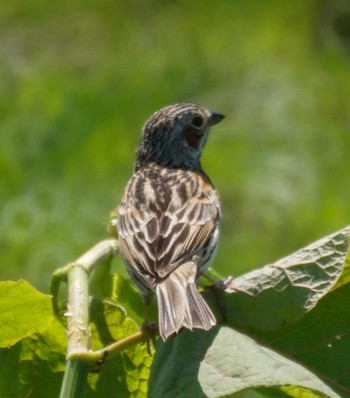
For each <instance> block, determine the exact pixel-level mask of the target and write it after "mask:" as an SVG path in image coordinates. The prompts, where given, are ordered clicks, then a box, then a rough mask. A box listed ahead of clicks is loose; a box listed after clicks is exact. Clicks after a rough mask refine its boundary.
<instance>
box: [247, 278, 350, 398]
mask: <svg viewBox="0 0 350 398" xmlns="http://www.w3.org/2000/svg"><path fill="white" fill-rule="evenodd" d="M349 308H350V284H349V283H348V284H346V285H342V286H341V287H339V288H338V289H336V290H333V291H331V292H330V293H328V294H327V295H326V296H325V297H324V298H323V299H322V300H320V302H319V304H318V305H317V306H316V307H315V308H314V309H313V310H312V311H310V312H309V313H308V314H306V315H305V317H304V318H303V319H302V320H301V321H299V322H297V323H296V324H291V325H286V326H285V327H283V328H281V329H279V330H274V331H259V330H258V329H256V328H249V329H245V333H248V334H249V335H250V336H254V338H256V339H257V341H259V342H261V343H262V344H267V345H268V346H269V347H274V349H277V350H278V351H279V352H281V353H283V355H286V356H287V357H288V358H290V359H293V360H296V361H297V362H299V363H302V364H304V365H305V366H307V367H308V369H310V370H312V371H313V372H316V373H317V375H318V376H319V377H321V378H322V379H323V380H325V382H326V383H327V384H328V385H329V386H331V387H332V388H333V389H334V390H335V391H337V392H338V394H339V395H341V396H343V397H349V396H350V378H349V376H348V375H349V374H350V362H349V353H350V317H349Z"/></svg>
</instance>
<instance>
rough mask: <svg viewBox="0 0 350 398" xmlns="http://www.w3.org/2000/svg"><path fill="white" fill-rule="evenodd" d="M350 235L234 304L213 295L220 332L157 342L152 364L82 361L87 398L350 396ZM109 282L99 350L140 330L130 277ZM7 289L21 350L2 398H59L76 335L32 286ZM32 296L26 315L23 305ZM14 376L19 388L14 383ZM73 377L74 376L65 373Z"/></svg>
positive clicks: (142, 359) (7, 356) (96, 307)
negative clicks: (250, 394) (68, 351)
mask: <svg viewBox="0 0 350 398" xmlns="http://www.w3.org/2000/svg"><path fill="white" fill-rule="evenodd" d="M349 231H350V227H347V228H345V229H343V230H341V231H338V232H336V233H334V234H332V235H329V236H327V237H325V238H323V239H321V240H319V241H317V242H315V243H313V244H311V245H309V246H307V247H305V248H303V249H301V250H299V251H297V252H296V253H294V254H292V255H291V256H288V257H286V258H284V259H281V260H279V261H277V262H275V263H273V264H270V265H267V266H265V267H262V268H260V269H257V270H254V271H251V272H249V273H247V274H244V275H242V276H241V277H239V278H237V279H233V280H231V279H229V280H228V282H227V283H226V285H225V292H224V293H223V292H222V291H218V290H217V287H214V288H213V287H212V288H209V289H206V290H205V292H204V294H205V295H206V299H207V300H208V301H209V302H210V303H211V306H212V308H216V317H217V319H218V326H216V327H214V328H213V329H212V330H211V331H209V332H204V331H198V330H195V331H193V332H191V331H189V330H184V331H182V332H181V333H180V335H179V336H177V337H175V338H173V339H170V340H169V341H167V342H165V343H164V342H160V341H158V343H157V347H156V351H155V353H153V356H151V353H150V352H149V350H148V346H147V344H136V345H135V344H134V345H130V344H128V346H125V348H124V349H123V350H120V349H119V350H118V351H116V352H114V353H113V351H110V357H109V356H107V357H106V358H104V362H103V363H98V361H96V360H95V362H94V361H93V360H88V362H86V358H85V357H86V355H87V356H88V355H89V353H88V352H86V353H83V352H80V353H79V352H78V353H76V354H75V358H76V359H77V361H78V362H77V364H78V366H79V355H81V358H80V361H81V364H82V366H89V371H90V373H89V375H88V377H87V379H88V380H87V381H88V384H87V387H86V389H85V393H84V397H106V396H108V397H113V396H115V397H116V396H118V397H135V398H136V397H137V398H141V397H145V396H146V395H147V390H148V395H147V396H149V397H169V398H171V397H179V396H180V397H194V396H196V397H227V396H232V397H233V396H239V394H241V393H244V392H247V391H250V392H252V391H254V392H255V393H256V394H263V395H264V396H269V397H272V396H275V394H278V395H277V396H281V397H282V396H285V397H287V396H292V397H301V396H306V397H331V398H337V397H338V398H339V397H346V396H348V394H349V391H350V384H349V380H348V378H347V374H348V372H349V363H348V358H347V354H346V353H347V352H349V349H350V339H349V333H348V330H349V326H350V323H349V319H348V316H347V311H348V308H349V305H350V300H349V298H350V278H349V272H348V270H349V266H350V254H349ZM81 258H84V256H82V257H81ZM85 258H86V255H85ZM80 267H81V265H80ZM68 269H69V268H68ZM107 272H109V268H108V267H106V264H105V263H101V264H100V266H99V268H97V269H96V271H95V273H97V274H98V273H102V274H104V276H103V278H101V275H99V276H98V275H97V277H96V275H95V277H93V278H92V279H91V281H92V282H91V283H92V284H93V285H95V292H96V296H95V297H93V298H91V301H90V321H91V332H92V338H91V348H92V349H93V350H99V349H101V348H104V347H106V346H108V345H109V344H113V342H114V341H116V340H117V341H118V340H119V341H121V340H122V339H123V338H126V337H128V336H130V335H132V334H133V333H134V332H137V331H138V329H139V326H138V325H137V323H136V322H135V321H134V320H133V319H132V318H130V317H129V316H128V315H127V313H126V310H125V309H124V308H123V302H125V300H126V297H131V298H132V297H133V296H134V292H133V289H132V287H131V286H130V285H129V284H126V283H125V281H124V280H123V278H122V277H121V276H120V275H117V274H115V275H112V274H111V275H108V274H106V273H107ZM102 280H103V283H102V284H103V285H105V286H104V287H103V286H102V285H101V281H102ZM96 285H99V287H98V289H96ZM73 286H78V285H77V284H76V282H74V283H73ZM108 286H109V287H110V286H113V288H112V289H107V288H106V287H108ZM0 289H1V291H2V292H3V293H5V294H6V295H7V296H8V298H9V297H10V298H11V300H8V299H7V301H6V299H4V305H5V308H9V309H10V310H11V306H12V307H15V308H16V313H14V317H16V318H14V319H11V322H9V319H8V312H6V311H3V312H2V313H1V314H0V323H1V324H2V325H4V329H3V333H2V335H1V340H0V345H1V346H2V347H11V348H2V349H1V351H0V355H1V359H2V363H3V367H2V371H1V372H0V395H1V396H15V397H17V398H20V397H41V396H42V397H44V396H47V395H50V396H58V394H59V390H60V387H61V381H62V376H63V370H64V368H65V364H64V359H65V354H66V349H67V348H66V339H65V326H64V325H62V324H60V323H59V322H58V321H57V320H56V319H54V320H52V314H51V311H49V310H48V306H47V302H48V297H47V296H45V295H42V294H39V293H38V292H36V291H35V290H34V289H32V288H30V287H29V285H28V284H27V283H25V282H19V283H10V282H4V283H2V284H1V285H0ZM79 289H81V287H79ZM90 290H91V291H93V290H94V286H91V289H90ZM98 291H100V295H98V293H97V292H98ZM103 291H104V292H105V293H106V292H108V291H109V296H108V297H107V296H105V293H102V292H103ZM121 291H122V292H123V295H120V292H121ZM21 292H22V294H23V295H22V296H21ZM218 293H221V294H220V295H219V296H218ZM23 296H25V299H26V300H25V305H20V303H22V298H23ZM118 298H119V299H118ZM132 302H133V300H131V301H130V303H132ZM130 303H129V308H131V307H130ZM31 305H32V311H31V312H30V311H29V310H28V307H29V306H31ZM64 306H65V304H64ZM134 310H135V311H137V309H136V307H134ZM130 312H131V313H132V312H133V310H130ZM28 315H30V317H29V316H28ZM66 315H67V316H71V315H69V314H68V313H66ZM38 318H39V319H38ZM25 319H27V321H26V324H27V325H26V326H25V327H23V325H24V322H23V320H25ZM138 319H139V318H138ZM31 324H33V325H36V328H33V327H32V326H31ZM31 327H32V329H30V328H31ZM68 338H70V337H69V336H68ZM111 354H113V355H111ZM84 358H85V359H84ZM93 358H95V357H93ZM67 363H68V364H69V359H68V362H67ZM15 371H16V373H17V375H18V377H17V378H16V379H14V378H13V377H12V376H11V374H13V373H11V372H15ZM70 371H71V370H70V368H69V366H68V367H67V368H66V372H70ZM237 394H238V395H237ZM257 396H258V395H257Z"/></svg>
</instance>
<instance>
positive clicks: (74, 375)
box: [51, 240, 118, 398]
mask: <svg viewBox="0 0 350 398" xmlns="http://www.w3.org/2000/svg"><path fill="white" fill-rule="evenodd" d="M117 252H118V248H117V242H116V241H115V240H109V241H103V242H100V243H98V244H97V245H96V246H94V247H93V248H92V249H90V250H89V251H87V252H86V253H85V254H83V255H82V256H81V257H80V258H79V259H78V260H77V261H76V262H75V263H73V264H70V265H69V266H67V267H65V268H64V271H65V272H61V273H57V274H56V275H55V279H54V281H53V282H52V285H51V287H52V291H53V292H54V293H55V294H56V295H57V294H58V288H59V284H60V280H61V281H62V280H63V279H64V277H65V276H66V275H67V272H68V308H67V312H66V314H65V315H66V316H67V318H68V326H67V338H68V350H67V351H68V352H67V363H66V370H65V374H64V378H63V383H62V387H61V393H60V398H79V397H82V394H83V391H84V388H85V385H86V379H87V374H88V371H89V368H90V367H91V363H92V362H91V360H90V359H87V358H86V357H84V355H83V354H87V353H89V352H90V333H91V332H90V327H89V292H88V287H89V285H88V282H89V281H88V277H89V273H90V272H91V271H92V270H93V269H94V268H95V267H96V266H97V265H99V264H101V263H103V262H104V261H106V260H107V259H109V258H111V257H113V256H115V255H116V254H117ZM53 303H54V306H55V305H56V307H57V298H55V299H54V300H53Z"/></svg>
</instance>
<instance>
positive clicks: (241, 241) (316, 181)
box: [0, 0, 350, 291]
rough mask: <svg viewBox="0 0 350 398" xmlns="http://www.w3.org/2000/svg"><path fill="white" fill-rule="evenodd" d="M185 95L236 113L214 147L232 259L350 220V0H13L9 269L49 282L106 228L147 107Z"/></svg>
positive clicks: (1, 21) (0, 64)
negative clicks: (51, 276)
mask: <svg viewBox="0 0 350 398" xmlns="http://www.w3.org/2000/svg"><path fill="white" fill-rule="evenodd" d="M180 101H190V102H195V103H198V104H200V105H203V106H206V107H208V108H210V109H213V110H216V111H218V112H222V113H224V114H226V119H225V120H224V122H222V123H221V124H220V125H218V126H217V127H216V128H215V129H213V132H212V135H211V137H210V139H209V142H208V144H207V147H206V150H205V152H204V155H203V158H202V162H203V167H204V169H205V170H206V171H207V173H208V174H209V175H210V177H211V179H212V180H213V181H214V183H215V185H216V187H217V189H218V190H219V192H220V193H221V197H222V204H223V220H222V238H221V245H220V248H219V253H218V257H217V259H216V261H215V269H216V270H218V271H219V272H220V273H221V274H223V275H227V274H231V275H239V274H241V273H242V272H244V271H246V270H248V269H251V268H254V267H259V266H262V265H264V264H266V263H268V262H271V261H274V260H276V259H278V258H279V257H282V256H285V255H287V254H289V253H291V252H292V251H294V250H295V249H298V248H300V247H302V246H304V245H306V244H307V243H309V242H311V241H313V240H315V239H317V238H319V237H322V236H323V235H325V234H328V233H331V232H332V231H334V230H336V229H339V228H341V227H343V226H344V225H346V224H348V223H349V220H350V156H349V144H350V112H349V111H350V3H349V1H346V0H344V1H339V0H317V1H316V0H309V1H302V0H297V1H294V2H284V1H279V0H266V1H264V2H262V1H260V0H231V1H229V0H227V1H220V0H219V1H216V2H213V1H200V2H189V1H184V0H183V1H176V0H174V1H160V0H158V1H157V0H148V1H141V0H140V1H137V0H134V1H132V0H131V1H121V0H119V1H111V0H98V1H97V0H84V1H83V0H80V1H79V0H77V1H74V0H73V1H72V0H70V1H55V2H47V1H44V0H26V1H25V2H23V1H14V0H3V1H2V2H1V5H0V173H1V174H0V175H1V183H0V203H1V213H2V214H1V226H0V228H1V232H0V258H1V262H0V278H1V279H15V280H16V279H18V278H24V279H27V280H29V281H30V282H31V283H33V284H34V285H35V286H36V287H38V288H40V289H41V290H43V291H47V290H48V285H49V280H50V275H51V273H52V272H53V271H54V270H55V269H56V268H57V267H60V266H62V265H64V264H66V263H67V262H70V261H72V260H74V259H75V258H77V257H78V256H79V255H80V254H82V252H83V251H85V250H86V249H88V248H89V247H90V246H92V245H93V244H94V243H96V242H97V241H99V240H101V239H104V238H107V237H108V234H107V232H106V224H107V220H108V216H109V213H110V211H111V210H112V209H113V208H115V207H116V206H117V204H118V202H119V199H120V196H121V193H122V190H123V188H124V185H125V183H126V182H127V180H128V178H129V176H130V174H131V172H132V168H133V162H134V152H135V148H136V146H137V145H138V142H139V139H140V131H141V128H142V125H143V123H144V121H145V120H146V119H147V118H148V117H149V116H150V114H151V113H153V112H154V111H155V110H157V109H159V108H161V107H163V106H165V105H168V104H170V103H174V102H180Z"/></svg>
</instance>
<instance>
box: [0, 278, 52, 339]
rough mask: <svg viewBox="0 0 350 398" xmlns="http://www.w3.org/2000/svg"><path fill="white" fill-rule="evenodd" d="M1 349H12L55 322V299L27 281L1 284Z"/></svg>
mask: <svg viewBox="0 0 350 398" xmlns="http://www.w3.org/2000/svg"><path fill="white" fill-rule="evenodd" d="M0 308H1V311H0V325H1V327H0V347H10V346H12V345H14V344H15V343H16V342H18V341H19V340H21V339H23V338H24V337H26V336H29V335H31V334H33V333H40V332H43V331H44V330H45V329H47V328H48V326H49V325H50V322H51V321H52V309H51V298H50V296H47V295H45V294H42V293H40V292H38V291H37V290H35V289H34V288H33V287H32V286H30V285H29V283H27V282H25V281H19V282H0Z"/></svg>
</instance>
